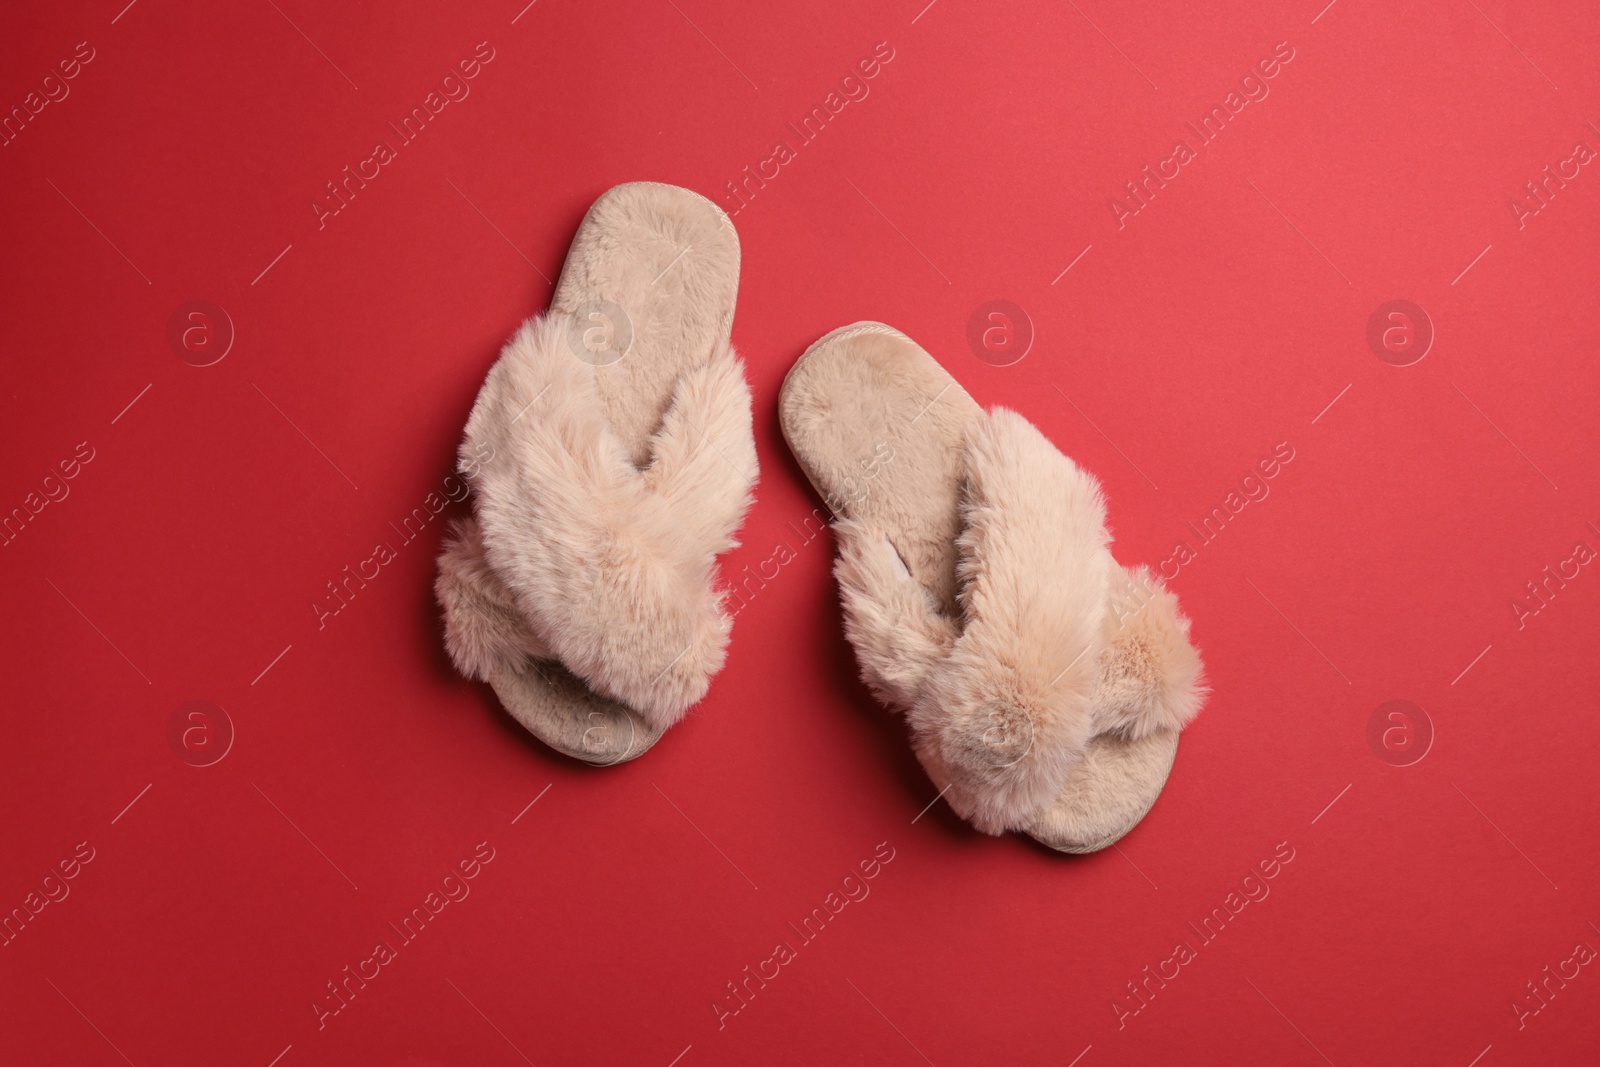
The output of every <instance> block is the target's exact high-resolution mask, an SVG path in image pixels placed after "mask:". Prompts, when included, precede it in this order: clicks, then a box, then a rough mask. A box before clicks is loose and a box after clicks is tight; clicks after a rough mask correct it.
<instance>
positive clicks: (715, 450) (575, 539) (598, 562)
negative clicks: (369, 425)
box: [446, 313, 757, 728]
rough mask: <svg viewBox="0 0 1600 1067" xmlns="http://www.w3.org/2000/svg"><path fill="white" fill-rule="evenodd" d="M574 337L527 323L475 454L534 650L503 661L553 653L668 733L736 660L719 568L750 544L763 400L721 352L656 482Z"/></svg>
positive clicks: (685, 382)
mask: <svg viewBox="0 0 1600 1067" xmlns="http://www.w3.org/2000/svg"><path fill="white" fill-rule="evenodd" d="M567 328H568V316H566V315H564V314H559V313H552V314H550V315H546V316H540V317H538V318H535V319H532V320H530V321H529V322H527V323H526V324H524V326H523V327H522V329H521V330H519V331H518V333H517V334H516V336H515V337H513V338H512V340H511V341H510V343H508V344H507V345H506V348H505V350H504V351H503V352H502V354H501V357H500V359H499V361H498V362H496V364H495V366H494V367H493V369H492V370H490V372H489V376H488V379H487V381H486V382H485V383H484V386H483V390H482V391H481V392H480V393H479V396H478V402H477V404H476V406H475V407H474V408H473V411H472V416H471V418H470V419H469V420H468V422H467V429H466V434H465V437H464V440H463V441H462V445H461V456H462V459H463V466H464V468H466V469H468V470H469V471H470V473H469V477H470V478H471V481H472V484H473V488H474V490H475V493H474V506H475V509H476V513H477V521H478V527H479V530H480V532H481V537H482V542H483V559H484V561H485V562H486V564H487V566H488V568H489V570H490V571H492V572H493V575H494V576H495V577H497V578H498V579H499V580H500V582H502V583H503V584H504V586H505V589H506V592H507V594H508V601H507V602H508V603H510V604H514V605H515V607H516V608H517V609H518V611H519V612H520V614H521V616H522V620H523V621H524V622H525V624H526V631H527V634H528V635H531V636H532V638H533V640H532V641H531V642H530V641H528V640H526V639H525V638H524V639H521V640H520V643H518V642H513V643H512V644H511V645H510V646H509V647H507V648H505V649H502V650H501V654H505V655H510V656H514V657H515V656H520V655H524V654H526V649H527V647H529V645H530V644H532V645H535V646H542V647H544V648H546V649H548V650H549V653H550V654H551V655H553V656H554V657H556V658H558V659H560V660H561V662H562V663H563V664H564V665H565V666H566V667H567V669H568V670H570V671H572V672H573V673H574V674H576V675H578V676H579V677H581V678H583V679H584V680H585V681H586V682H587V683H588V684H589V685H590V687H591V688H593V689H594V690H595V691H596V692H597V693H600V694H602V695H604V696H607V697H610V698H612V699H614V700H617V701H620V702H622V703H624V704H627V705H628V706H629V707H632V708H634V709H635V710H636V711H638V712H639V713H640V714H641V715H643V716H645V717H646V718H647V719H648V720H650V722H651V723H652V724H653V725H656V726H658V727H663V728H664V727H666V726H670V725H672V724H673V723H675V722H677V721H678V720H679V719H680V718H681V717H682V716H683V713H684V712H685V711H686V710H687V709H688V707H689V706H690V705H691V704H693V703H694V702H695V701H697V700H699V699H700V697H702V696H703V695H704V694H705V692H706V689H707V688H708V686H709V685H710V679H711V676H712V675H713V674H715V673H716V671H717V670H718V669H720V668H721V666H722V663H723V659H724V657H725V654H726V648H727V643H728V633H729V629H730V625H731V622H730V619H729V617H728V615H727V613H726V612H725V611H724V610H723V606H722V596H721V594H720V593H719V592H718V591H717V589H716V587H715V578H716V557H717V555H718V554H719V553H721V552H724V551H726V550H727V549H729V548H731V547H733V546H734V545H735V544H736V543H737V542H735V541H734V539H733V534H734V531H735V530H736V529H737V528H738V526H739V523H740V522H741V521H742V519H743V517H744V513H745V510H746V509H747V508H748V507H749V505H750V500H751V490H752V488H753V487H754V485H755V481H756V474H757V469H756V454H755V442H754V439H753V436H752V432H751V420H750V391H749V387H748V386H747V385H746V384H745V381H744V376H743V373H742V370H741V365H740V362H739V359H738V357H737V356H736V355H735V354H734V352H733V350H732V349H731V348H730V347H728V346H726V345H723V346H721V347H719V348H718V350H717V351H715V352H714V353H713V354H712V357H711V359H710V361H709V362H707V363H706V364H704V365H702V366H700V367H697V368H695V369H693V370H690V371H688V372H687V373H685V374H684V375H683V376H682V377H681V378H680V379H679V380H678V383H677V386H676V389H675V391H674V393H673V396H672V400H671V403H670V405H669V407H668V409H667V412H666V414H665V416H664V418H663V419H662V423H661V426H660V428H659V429H658V430H657V431H656V433H655V434H654V436H653V437H652V438H651V441H650V460H649V463H648V465H647V466H646V467H645V468H644V469H643V470H641V469H639V468H637V467H635V466H634V464H633V462H632V461H631V459H630V458H629V456H628V452H627V449H626V448H625V447H624V445H623V442H622V441H621V440H620V438H618V436H617V435H616V433H614V432H613V431H612V429H611V427H610V425H609V424H608V423H607V422H606V419H605V416H604V413H603V411H602V409H601V405H600V401H599V397H598V394H597V392H596V389H595V384H594V369H593V368H592V367H590V366H588V365H587V364H585V363H584V362H583V361H581V360H580V359H578V358H577V357H576V356H575V355H574V353H573V352H572V351H571V350H570V349H569V348H568V346H567V343H566V335H567ZM470 556H471V554H470V553H466V554H463V555H462V557H461V558H462V559H463V560H466V559H469V558H470ZM448 559H449V557H448V556H447V557H446V561H447V562H448ZM477 577H481V576H477ZM478 584H479V585H480V586H481V584H482V583H481V582H480V583H478ZM452 647H454V646H452ZM460 665H461V666H462V669H463V670H467V671H469V672H470V671H471V667H470V666H469V665H468V664H466V663H463V664H460Z"/></svg>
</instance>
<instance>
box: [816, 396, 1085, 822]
mask: <svg viewBox="0 0 1600 1067" xmlns="http://www.w3.org/2000/svg"><path fill="white" fill-rule="evenodd" d="M966 464H967V474H966V482H965V486H964V495H963V500H962V515H963V518H964V520H965V523H966V525H965V528H964V530H963V531H962V533H961V535H960V537H959V538H958V540H957V545H958V548H959V550H960V562H959V564H958V567H957V578H958V582H959V593H958V595H959V600H960V607H961V612H962V616H963V619H964V625H963V626H962V627H961V629H960V632H959V634H957V633H956V632H955V631H956V626H955V624H954V623H953V622H952V621H950V620H949V619H948V618H944V617H942V616H939V615H938V614H937V612H936V611H935V609H934V607H933V604H932V602H931V598H929V597H928V596H927V594H926V593H923V592H922V591H921V589H920V587H917V586H916V584H915V583H914V582H912V580H911V578H910V575H909V573H908V572H906V571H905V569H904V568H903V567H901V568H899V569H898V572H897V571H896V570H895V569H894V568H893V567H891V566H890V565H889V564H888V563H887V562H886V561H884V559H883V551H882V546H884V545H886V544H887V542H885V541H883V540H882V539H881V535H878V536H876V537H872V538H871V539H870V541H867V539H864V538H861V537H859V536H857V535H858V533H859V532H860V531H858V530H857V529H856V528H854V527H853V526H850V525H849V524H842V527H841V545H842V547H841V553H840V560H839V565H838V567H837V574H838V577H839V583H840V586H841V588H842V589H843V590H844V594H845V600H844V604H845V620H846V621H845V626H846V632H847V633H848V634H849V635H850V637H851V640H852V642H853V643H854V644H855V645H856V647H857V648H858V649H861V650H862V665H863V673H864V674H867V673H868V671H869V669H870V675H871V676H872V677H873V680H874V687H875V688H877V689H878V690H879V692H880V693H883V694H884V695H886V696H887V695H890V694H893V697H894V698H895V702H896V703H898V704H900V705H901V706H902V707H905V708H907V711H908V719H909V721H910V724H911V729H912V737H913V744H914V745H915V747H916V749H917V751H918V754H919V755H921V756H924V758H925V762H930V763H932V764H934V765H936V766H939V767H942V768H944V770H945V773H946V774H947V775H948V779H947V784H948V785H949V786H950V790H949V793H948V794H947V797H948V799H949V800H950V804H951V806H952V807H953V808H955V810H956V811H957V812H959V813H960V814H961V815H963V816H964V817H966V818H968V819H969V820H971V822H972V824H973V825H974V826H976V827H978V828H979V829H980V830H983V831H985V832H987V833H1000V832H1002V831H1004V830H1007V829H1014V828H1016V827H1019V826H1023V825H1026V823H1027V822H1028V821H1029V820H1030V819H1031V818H1032V817H1033V816H1034V815H1035V814H1036V813H1037V812H1038V811H1039V810H1040V809H1041V808H1044V807H1046V806H1047V805H1049V804H1050V802H1051V801H1052V800H1054V799H1055V795H1056V793H1057V791H1058V790H1059V789H1060V787H1061V782H1062V780H1063V779H1064V778H1065V777H1066V775H1067V772H1068V771H1069V770H1070V769H1071V767H1072V765H1073V763H1074V762H1075V761H1076V760H1077V758H1078V755H1079V753H1080V752H1081V751H1082V749H1083V746H1084V745H1085V744H1086V743H1087V742H1088V739H1089V736H1090V734H1091V733H1092V728H1093V716H1092V712H1091V703H1090V697H1091V695H1092V693H1093V691H1094V688H1095V684H1096V680H1097V675H1098V665H1099V653H1100V648H1101V645H1102V643H1103V641H1104V634H1103V628H1102V624H1101V620H1102V616H1103V614H1104V610H1105V603H1106V591H1107V587H1108V576H1109V572H1110V568H1111V566H1112V563H1111V555H1110V552H1109V551H1108V550H1107V548H1106V545H1107V542H1108V540H1109V536H1108V535H1107V533H1106V530H1105V504H1104V502H1103V501H1102V499H1101V495H1100V489H1099V486H1098V485H1097V484H1096V483H1095V481H1094V480H1093V479H1092V478H1090V477H1089V476H1088V475H1087V474H1085V473H1084V472H1083V471H1082V470H1080V469H1079V468H1078V467H1077V466H1076V465H1075V464H1073V462H1072V461H1071V460H1069V459H1067V458H1066V457H1065V456H1063V455H1062V454H1061V453H1060V452H1058V451H1056V449H1055V448H1054V447H1053V446H1052V445H1051V444H1050V442H1049V441H1047V440H1045V438H1044V436H1043V435H1042V434H1040V433H1039V431H1038V430H1037V429H1035V428H1034V427H1033V425H1032V424H1031V423H1029V422H1028V421H1027V420H1026V419H1024V418H1022V416H1020V415H1018V414H1016V413H1015V412H1012V411H1007V410H1005V409H996V410H995V411H994V412H993V413H992V414H991V415H990V416H989V417H988V418H985V419H981V420H979V421H978V422H977V423H975V424H974V427H973V431H972V433H971V436H970V438H969V441H968V445H967V450H966ZM863 542H866V543H863ZM871 542H876V543H875V544H874V543H871ZM864 583H871V584H870V585H868V584H864ZM914 642H915V644H913V643H914ZM933 652H936V653H938V654H937V655H936V656H934V657H931V658H930V657H929V656H928V653H933ZM919 653H920V655H919ZM919 668H920V669H919Z"/></svg>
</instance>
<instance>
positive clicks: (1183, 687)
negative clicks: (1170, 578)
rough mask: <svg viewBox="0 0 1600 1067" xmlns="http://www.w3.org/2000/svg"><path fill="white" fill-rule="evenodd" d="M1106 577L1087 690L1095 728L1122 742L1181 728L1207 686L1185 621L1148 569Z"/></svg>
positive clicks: (1196, 708) (1197, 710)
mask: <svg viewBox="0 0 1600 1067" xmlns="http://www.w3.org/2000/svg"><path fill="white" fill-rule="evenodd" d="M1113 582H1114V583H1115V584H1114V588H1113V591H1112V595H1111V603H1110V605H1109V607H1108V610H1107V611H1106V616H1105V631H1106V634H1105V650H1104V652H1102V653H1101V657H1100V679H1099V682H1098V684H1097V685H1096V686H1095V692H1094V708H1095V720H1096V722H1097V724H1098V727H1099V729H1100V730H1101V731H1103V732H1106V733H1116V734H1119V735H1121V736H1123V737H1125V738H1127V739H1128V740H1130V741H1137V740H1139V739H1140V738H1144V737H1149V736H1151V735H1152V734H1154V733H1156V732H1157V731H1158V730H1181V729H1183V728H1184V727H1185V726H1187V725H1188V724H1189V720H1191V719H1193V718H1194V717H1195V716H1196V715H1198V714H1199V713H1200V706H1201V705H1202V704H1204V703H1205V698H1206V695H1207V693H1208V692H1209V691H1210V690H1209V689H1207V687H1206V685H1205V683H1204V681H1203V674H1204V671H1203V670H1202V667H1201V664H1200V653H1198V652H1196V651H1195V648H1194V646H1193V645H1192V644H1190V643H1189V620H1188V619H1187V618H1185V617H1184V615H1183V613H1182V612H1181V611H1179V610H1178V598H1177V597H1176V596H1174V595H1173V594H1172V593H1171V591H1169V590H1168V589H1167V587H1166V586H1165V585H1163V584H1161V582H1160V580H1159V579H1157V578H1156V576H1155V575H1153V574H1151V573H1150V569H1149V568H1148V567H1139V568H1136V569H1135V570H1132V571H1125V570H1122V569H1121V568H1120V567H1119V568H1117V571H1116V573H1115V575H1114V577H1113Z"/></svg>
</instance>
